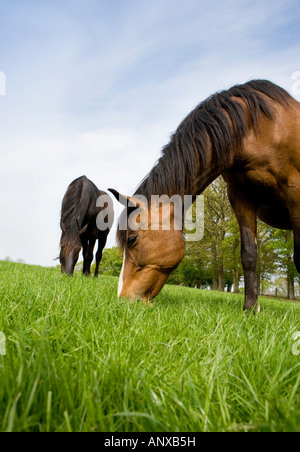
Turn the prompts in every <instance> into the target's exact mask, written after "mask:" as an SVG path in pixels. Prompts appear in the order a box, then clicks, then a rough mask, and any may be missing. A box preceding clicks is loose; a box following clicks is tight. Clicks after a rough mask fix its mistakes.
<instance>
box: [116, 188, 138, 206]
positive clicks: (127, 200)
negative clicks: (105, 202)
mask: <svg viewBox="0 0 300 452" xmlns="http://www.w3.org/2000/svg"><path fill="white" fill-rule="evenodd" d="M108 190H109V191H110V192H111V193H112V194H113V195H114V197H115V198H116V200H117V201H119V202H120V203H121V204H123V206H125V207H133V208H137V207H141V205H142V201H141V199H137V198H134V197H132V196H125V195H122V194H121V193H119V192H118V191H117V190H114V189H113V188H109V189H108Z"/></svg>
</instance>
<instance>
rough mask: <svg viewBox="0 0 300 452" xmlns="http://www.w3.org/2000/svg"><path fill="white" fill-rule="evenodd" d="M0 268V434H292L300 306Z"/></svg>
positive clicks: (298, 417) (297, 412)
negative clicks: (144, 300) (122, 289)
mask: <svg viewBox="0 0 300 452" xmlns="http://www.w3.org/2000/svg"><path fill="white" fill-rule="evenodd" d="M117 284H118V281H117V278H114V277H100V278H99V279H98V280H95V279H94V278H89V279H86V278H85V277H83V276H82V275H80V274H76V275H75V277H74V278H69V277H66V276H62V275H61V274H60V271H59V270H57V269H54V268H51V269H47V268H42V267H33V266H27V265H21V264H13V263H7V262H0V331H1V332H4V333H5V335H6V348H7V350H6V355H5V356H0V382H1V384H0V430H1V431H42V432H45V431H106V432H113V431H118V432H136V431H141V432H143V431H151V432H159V431H166V432H179V431H181V432H193V431H299V430H300V395H299V384H300V356H294V355H293V353H292V347H293V338H292V334H293V333H294V332H295V331H299V330H300V322H299V319H300V304H298V303H288V302H285V301H278V300H271V299H261V300H260V301H261V307H262V312H261V314H260V315H257V316H252V315H247V314H245V313H244V312H243V311H242V304H243V296H239V295H231V294H223V293H216V292H206V291H199V290H192V289H186V288H182V287H175V286H173V287H171V286H165V288H164V289H163V291H162V292H161V294H160V295H159V296H158V298H157V299H155V301H154V307H153V308H150V307H147V306H145V305H143V304H141V303H134V304H129V303H128V302H126V301H119V300H118V299H117V296H116V291H117Z"/></svg>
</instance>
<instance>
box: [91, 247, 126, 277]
mask: <svg viewBox="0 0 300 452" xmlns="http://www.w3.org/2000/svg"><path fill="white" fill-rule="evenodd" d="M122 265H123V256H122V254H121V252H120V250H119V249H118V248H116V247H114V248H106V249H105V250H104V251H103V256H102V260H101V264H100V268H99V274H102V275H110V276H119V274H120V272H121V269H122ZM91 270H92V273H94V271H95V264H94V265H93V266H92V269H91Z"/></svg>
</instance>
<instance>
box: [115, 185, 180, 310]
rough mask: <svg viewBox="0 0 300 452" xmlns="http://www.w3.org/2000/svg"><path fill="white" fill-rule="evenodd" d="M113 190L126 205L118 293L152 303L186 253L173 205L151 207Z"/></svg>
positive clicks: (121, 234) (141, 200)
mask: <svg viewBox="0 0 300 452" xmlns="http://www.w3.org/2000/svg"><path fill="white" fill-rule="evenodd" d="M110 191H111V192H112V193H113V194H114V196H115V197H116V198H117V200H118V201H120V202H121V204H123V205H124V206H126V208H127V211H125V212H123V214H122V217H121V220H120V223H119V242H120V245H121V246H122V247H123V248H124V261H123V268H122V271H121V275H120V280H119V290H118V296H119V297H129V298H130V299H132V300H134V299H141V300H143V301H145V302H150V300H152V299H153V298H155V297H156V296H157V295H158V294H159V293H160V291H161V289H162V287H163V286H164V284H165V282H166V280H167V279H168V276H169V275H170V273H171V272H172V271H173V270H174V269H175V268H176V267H177V266H178V265H179V264H180V262H181V261H182V259H183V257H184V253H185V243H184V238H183V234H182V230H181V227H180V226H178V223H180V222H178V223H177V216H176V215H175V213H174V205H173V204H172V203H164V204H160V205H158V204H156V205H155V204H154V203H152V204H151V205H150V206H148V203H147V202H146V200H143V199H141V198H135V197H128V196H124V195H121V194H119V193H118V192H117V191H116V190H113V189H110ZM124 220H125V221H124ZM121 237H122V238H121Z"/></svg>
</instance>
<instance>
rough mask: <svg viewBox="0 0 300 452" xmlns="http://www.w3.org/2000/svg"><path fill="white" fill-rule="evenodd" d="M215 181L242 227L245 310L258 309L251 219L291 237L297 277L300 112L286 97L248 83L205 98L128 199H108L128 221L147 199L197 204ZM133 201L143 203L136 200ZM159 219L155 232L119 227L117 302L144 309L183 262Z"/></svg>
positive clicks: (267, 85)
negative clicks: (223, 185) (126, 300)
mask: <svg viewBox="0 0 300 452" xmlns="http://www.w3.org/2000/svg"><path fill="white" fill-rule="evenodd" d="M220 175H223V177H224V179H225V180H226V182H227V186H228V195H229V199H230V202H231V205H232V207H233V210H234V212H235V214H236V217H237V220H238V223H239V227H240V235H241V255H242V265H243V269H244V277H245V305H244V308H245V309H253V308H255V307H257V309H259V305H258V302H257V270H256V267H257V246H256V232H257V231H256V229H257V218H260V219H261V220H263V221H264V222H266V223H267V224H269V225H271V226H273V227H276V228H281V229H292V230H293V232H294V244H295V249H294V261H295V264H296V267H297V270H298V272H300V104H299V102H297V101H296V100H295V99H293V98H292V97H291V96H290V95H289V94H288V93H287V92H286V91H285V90H284V89H282V88H280V87H279V86H277V85H274V84H273V83H271V82H269V81H265V80H254V81H251V82H249V83H246V84H244V85H237V86H234V87H233V88H231V89H229V90H228V91H223V92H221V93H217V94H215V95H213V96H211V97H210V98H209V99H207V100H206V101H204V102H203V103H201V104H200V105H199V106H197V107H196V108H195V109H194V110H193V111H192V112H191V113H190V114H189V115H188V116H187V118H186V119H184V120H183V122H182V123H181V124H180V126H179V127H178V129H177V131H176V132H175V133H174V135H173V136H172V137H171V141H170V143H169V144H168V145H167V146H166V147H165V148H164V149H163V152H162V156H161V158H160V159H159V161H158V162H157V164H156V165H155V166H154V168H153V169H152V171H151V172H150V173H149V175H148V176H147V177H146V178H145V179H144V181H143V182H142V183H141V185H140V186H139V187H138V189H137V191H136V194H135V195H134V197H132V198H130V197H124V196H122V195H119V194H118V193H117V192H115V191H113V193H114V195H115V196H116V197H117V198H119V200H120V202H122V203H123V204H125V205H127V206H128V207H129V209H127V214H126V215H127V217H128V216H129V215H130V212H132V210H133V209H134V206H135V208H137V207H138V208H139V211H140V212H142V211H143V209H144V210H146V209H149V212H150V207H149V206H151V195H153V194H155V195H162V194H166V195H168V196H172V195H174V194H178V195H180V196H181V197H183V196H184V195H185V194H189V195H193V196H194V197H196V196H197V195H199V194H201V193H202V192H203V190H204V189H205V188H206V187H207V186H208V185H209V184H210V183H211V182H213V181H214V180H215V179H216V178H217V177H218V176H220ZM137 194H140V195H144V196H145V197H146V199H147V200H148V201H149V202H148V203H145V201H139V200H137V199H136V197H137ZM162 216H163V215H161V217H160V220H159V224H156V225H155V228H153V224H152V223H151V215H149V219H148V224H147V225H146V226H147V227H144V226H145V224H143V225H141V227H140V228H139V229H138V230H132V229H130V227H128V228H120V226H119V231H118V241H119V244H120V246H121V247H122V248H124V265H123V269H122V273H121V276H120V284H119V295H120V296H129V297H130V298H136V297H138V298H141V299H143V300H146V301H150V300H151V299H152V298H154V297H155V296H156V295H157V294H158V293H159V292H160V290H161V289H162V287H163V285H164V283H165V282H166V280H167V278H168V276H169V274H170V273H171V271H172V270H173V269H174V268H176V266H177V265H178V264H179V263H180V261H181V260H182V258H183V256H184V248H185V247H184V239H183V234H182V232H181V231H178V230H177V229H178V228H176V227H175V226H176V222H175V220H174V218H173V217H172V209H171V228H170V230H169V231H165V230H162V229H163V228H162V227H161V225H162V224H163V218H162ZM143 222H144V223H147V221H146V220H145V216H144V220H143ZM142 226H143V227H142ZM122 229H126V230H122ZM153 229H156V230H153ZM157 229H158V230H157Z"/></svg>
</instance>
